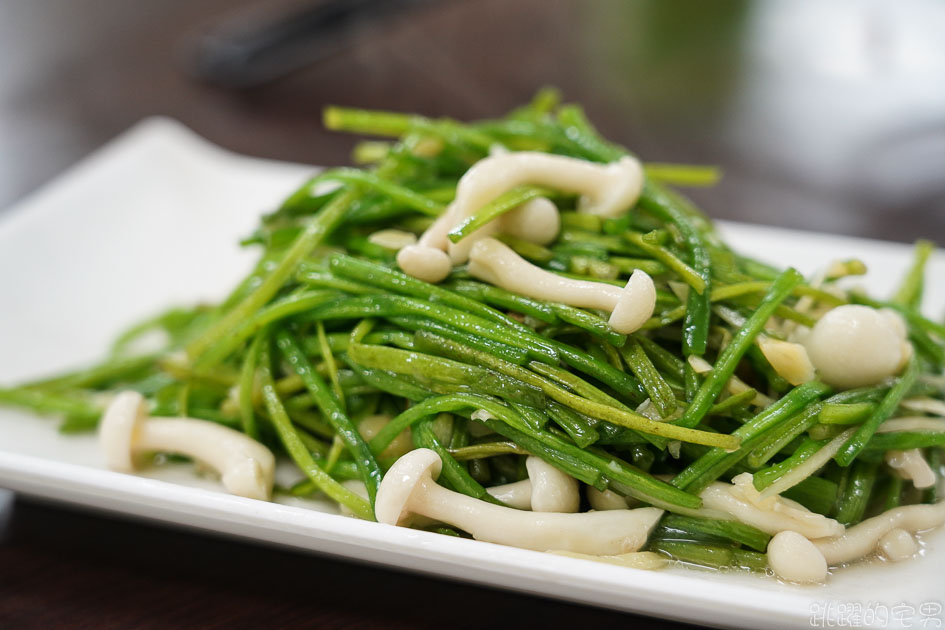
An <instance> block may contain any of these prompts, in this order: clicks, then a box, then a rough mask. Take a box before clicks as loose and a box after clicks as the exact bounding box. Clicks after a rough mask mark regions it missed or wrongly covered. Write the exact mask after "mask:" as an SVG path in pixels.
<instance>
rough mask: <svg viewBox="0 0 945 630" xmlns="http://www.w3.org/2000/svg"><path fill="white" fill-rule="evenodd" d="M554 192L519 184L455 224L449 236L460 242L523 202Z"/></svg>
mask: <svg viewBox="0 0 945 630" xmlns="http://www.w3.org/2000/svg"><path fill="white" fill-rule="evenodd" d="M553 194H554V193H552V192H551V191H550V190H546V189H544V188H538V187H535V186H519V187H518V188H513V189H512V190H510V191H508V192H505V193H503V194H501V195H499V196H498V197H496V198H495V199H493V200H492V201H490V202H489V203H487V204H485V205H484V206H482V207H481V208H479V209H478V210H476V212H475V213H473V214H472V216H469V217H467V218H465V219H463V220H462V221H460V222H459V223H458V224H456V225H455V226H453V229H451V230H450V231H449V233H448V235H447V236H448V237H449V239H450V241H452V242H453V243H458V242H459V241H461V240H462V239H464V238H465V237H467V236H469V235H470V234H472V233H473V232H474V231H476V230H478V229H479V228H481V227H482V226H484V225H485V224H487V223H489V222H490V221H492V220H494V219H497V218H499V217H501V216H502V215H503V214H505V213H506V212H510V211H512V210H514V209H516V208H517V207H519V206H520V205H522V204H523V203H526V202H529V201H531V200H532V199H537V198H538V197H549V196H552V195H553Z"/></svg>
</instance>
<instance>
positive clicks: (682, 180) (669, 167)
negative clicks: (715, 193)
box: [643, 162, 722, 188]
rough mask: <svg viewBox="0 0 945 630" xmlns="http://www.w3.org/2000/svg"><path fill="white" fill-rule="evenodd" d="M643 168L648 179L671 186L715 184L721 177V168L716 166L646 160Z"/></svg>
mask: <svg viewBox="0 0 945 630" xmlns="http://www.w3.org/2000/svg"><path fill="white" fill-rule="evenodd" d="M643 170H644V172H645V173H646V176H647V177H649V178H650V179H652V180H654V181H658V182H660V183H663V184H669V185H671V186H688V187H700V188H701V187H706V186H715V185H716V184H717V183H718V182H719V180H720V179H722V170H721V169H720V168H719V167H717V166H705V165H695V164H662V163H658V162H647V163H646V164H644V165H643Z"/></svg>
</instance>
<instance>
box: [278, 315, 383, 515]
mask: <svg viewBox="0 0 945 630" xmlns="http://www.w3.org/2000/svg"><path fill="white" fill-rule="evenodd" d="M276 345H277V346H278V348H279V351H280V352H281V353H282V356H283V357H284V359H285V361H286V363H288V365H289V366H290V367H291V368H292V370H294V371H295V373H296V374H298V375H299V377H300V378H301V379H302V382H303V383H305V388H306V389H307V390H308V392H309V393H310V394H311V395H312V398H313V399H314V401H315V404H316V405H317V406H318V409H319V411H321V413H322V415H323V417H324V418H325V419H326V420H327V421H328V422H329V423H330V424H331V426H332V428H333V429H334V430H335V434H336V436H338V437H339V438H341V441H342V442H343V443H344V445H345V448H347V450H348V452H349V453H350V454H351V457H352V458H353V459H354V462H355V464H356V465H357V466H358V470H359V471H360V473H361V480H362V481H363V482H364V485H365V487H366V488H367V491H368V497H369V498H370V501H371V505H373V504H374V497H375V496H376V495H377V488H378V486H379V485H380V483H381V476H382V475H381V469H380V467H379V466H378V465H377V461H376V460H375V459H374V455H373V454H372V453H371V450H370V448H368V445H367V443H366V442H365V441H364V439H363V438H362V437H361V434H360V433H359V432H358V430H357V428H356V427H355V426H354V424H353V423H352V422H351V420H350V419H349V418H348V416H347V414H346V413H345V412H344V409H343V408H342V406H341V402H340V400H341V399H340V398H338V395H337V394H333V393H332V391H331V390H330V389H329V388H328V386H327V384H326V383H325V381H323V380H322V378H321V377H320V376H319V375H318V374H317V373H316V372H315V370H314V369H312V365H311V363H309V361H308V358H307V357H306V356H305V353H304V352H303V351H302V349H301V347H300V346H299V343H298V341H296V339H295V338H294V337H293V336H292V335H291V334H290V333H289V332H288V331H286V330H280V331H279V332H277V333H276ZM339 389H340V388H339Z"/></svg>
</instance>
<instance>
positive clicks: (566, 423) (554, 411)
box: [547, 402, 600, 448]
mask: <svg viewBox="0 0 945 630" xmlns="http://www.w3.org/2000/svg"><path fill="white" fill-rule="evenodd" d="M547 412H548V414H549V415H550V416H551V418H552V419H553V420H554V421H555V423H556V424H557V425H558V426H559V427H561V428H562V429H564V431H565V433H567V434H568V435H569V436H570V437H571V439H572V440H574V443H575V444H577V445H578V446H580V447H581V448H584V447H585V446H590V445H591V444H593V443H594V442H596V441H597V440H599V439H600V434H599V433H598V432H597V430H596V429H594V427H593V426H592V424H591V423H590V422H588V420H587V419H586V418H584V417H582V416H581V415H580V414H579V413H577V412H575V411H572V410H571V409H569V408H568V407H565V406H564V405H560V404H558V403H555V402H550V403H548V407H547Z"/></svg>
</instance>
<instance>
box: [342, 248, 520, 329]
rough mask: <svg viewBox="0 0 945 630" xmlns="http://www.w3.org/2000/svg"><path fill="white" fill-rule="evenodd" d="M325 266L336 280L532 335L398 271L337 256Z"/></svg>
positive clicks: (468, 301)
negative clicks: (344, 279)
mask: <svg viewBox="0 0 945 630" xmlns="http://www.w3.org/2000/svg"><path fill="white" fill-rule="evenodd" d="M329 266H330V267H331V270H332V271H333V272H334V273H336V274H338V275H340V276H343V277H347V278H350V279H352V280H355V281H358V282H362V283H367V284H369V285H373V286H376V287H378V288H381V289H385V290H387V291H393V292H394V293H399V294H401V295H406V296H410V297H415V298H420V299H423V300H429V301H431V302H441V303H442V304H444V305H446V306H449V307H452V308H455V309H460V310H463V311H468V312H469V313H471V314H473V315H477V316H479V317H481V318H483V319H487V320H490V321H493V322H496V323H500V324H506V325H508V326H511V327H512V328H515V329H517V330H519V331H522V332H524V333H528V334H533V333H531V331H530V330H529V329H528V328H526V327H525V326H523V325H522V324H520V323H519V322H517V321H515V320H514V319H512V318H511V317H508V316H506V315H505V314H503V313H500V312H499V311H497V310H495V309H493V308H489V307H488V306H486V305H485V304H482V303H481V302H477V301H476V300H474V299H471V298H468V297H466V296H464V295H460V294H458V293H456V292H454V291H450V290H448V289H445V288H443V287H441V286H438V285H435V284H430V283H429V282H424V281H423V280H418V279H417V278H414V277H412V276H408V275H407V274H405V273H402V272H400V271H395V270H393V269H390V268H388V267H385V266H384V265H380V264H378V263H374V262H370V261H366V260H359V259H357V258H353V257H351V256H345V255H343V254H338V255H335V256H332V257H331V260H330V261H329Z"/></svg>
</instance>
